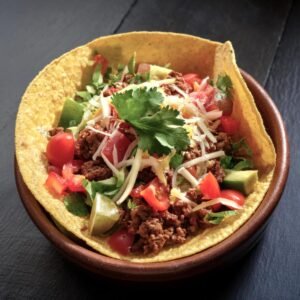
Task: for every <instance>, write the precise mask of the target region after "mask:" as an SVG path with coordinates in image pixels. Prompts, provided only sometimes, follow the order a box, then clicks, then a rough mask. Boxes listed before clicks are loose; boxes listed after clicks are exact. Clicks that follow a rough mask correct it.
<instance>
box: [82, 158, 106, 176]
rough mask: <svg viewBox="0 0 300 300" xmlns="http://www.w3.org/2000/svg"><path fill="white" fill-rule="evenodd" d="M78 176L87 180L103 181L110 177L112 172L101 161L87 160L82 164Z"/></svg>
mask: <svg viewBox="0 0 300 300" xmlns="http://www.w3.org/2000/svg"><path fill="white" fill-rule="evenodd" d="M80 174H82V175H83V176H85V178H86V179H88V180H103V179H107V178H110V177H112V171H111V169H110V168H109V167H107V165H106V164H105V163H104V161H103V160H102V159H99V158H98V159H97V160H89V161H86V162H84V163H83V164H82V166H81V168H80Z"/></svg>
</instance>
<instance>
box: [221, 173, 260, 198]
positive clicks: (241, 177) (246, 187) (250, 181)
mask: <svg viewBox="0 0 300 300" xmlns="http://www.w3.org/2000/svg"><path fill="white" fill-rule="evenodd" d="M257 181H258V176H257V170H247V171H235V170H226V176H225V178H224V181H223V182H222V186H223V187H224V188H228V189H234V190H238V191H240V192H241V193H243V194H245V195H249V194H250V193H252V192H253V191H254V188H255V184H256V182H257Z"/></svg>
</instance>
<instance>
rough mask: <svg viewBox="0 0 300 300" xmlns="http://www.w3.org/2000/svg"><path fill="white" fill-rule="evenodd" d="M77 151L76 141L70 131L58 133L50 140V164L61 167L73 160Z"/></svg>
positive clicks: (48, 149) (48, 153) (47, 152)
mask: <svg viewBox="0 0 300 300" xmlns="http://www.w3.org/2000/svg"><path fill="white" fill-rule="evenodd" d="M74 152H75V141H74V138H73V135H72V134H70V133H65V132H62V133H58V134H56V135H54V136H53V137H51V139H50V140H49V142H48V145H47V150H46V156H47V159H48V161H49V163H50V164H52V165H53V166H55V167H58V168H61V167H62V166H63V165H64V164H66V163H68V162H71V161H72V160H73V157H74Z"/></svg>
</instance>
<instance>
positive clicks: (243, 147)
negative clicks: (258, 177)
mask: <svg viewBox="0 0 300 300" xmlns="http://www.w3.org/2000/svg"><path fill="white" fill-rule="evenodd" d="M231 150H232V152H233V153H236V152H239V151H244V152H245V153H246V155H248V156H250V157H251V156H252V154H253V153H252V149H251V148H250V147H249V145H248V144H247V142H246V141H245V139H244V138H242V139H240V140H239V141H237V142H235V143H232V144H231Z"/></svg>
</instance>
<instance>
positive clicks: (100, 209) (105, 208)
mask: <svg viewBox="0 0 300 300" xmlns="http://www.w3.org/2000/svg"><path fill="white" fill-rule="evenodd" d="M119 218H120V212H119V210H118V207H117V205H116V204H115V203H114V202H113V201H112V200H111V199H109V198H107V197H105V196H103V195H101V194H99V193H97V194H96V197H95V200H94V201H93V207H92V211H91V215H90V220H89V233H90V234H91V235H94V236H101V235H103V234H104V233H105V232H107V231H108V230H109V229H111V228H112V227H113V226H114V225H115V224H116V223H117V222H118V220H119Z"/></svg>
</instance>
